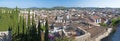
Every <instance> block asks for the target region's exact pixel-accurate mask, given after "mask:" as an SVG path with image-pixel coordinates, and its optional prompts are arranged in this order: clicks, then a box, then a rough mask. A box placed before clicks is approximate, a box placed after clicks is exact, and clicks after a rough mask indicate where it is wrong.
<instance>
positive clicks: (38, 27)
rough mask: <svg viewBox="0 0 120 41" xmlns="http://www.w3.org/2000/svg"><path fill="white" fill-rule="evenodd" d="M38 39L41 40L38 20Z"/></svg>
mask: <svg viewBox="0 0 120 41" xmlns="http://www.w3.org/2000/svg"><path fill="white" fill-rule="evenodd" d="M38 41H41V24H40V21H39V22H38Z"/></svg>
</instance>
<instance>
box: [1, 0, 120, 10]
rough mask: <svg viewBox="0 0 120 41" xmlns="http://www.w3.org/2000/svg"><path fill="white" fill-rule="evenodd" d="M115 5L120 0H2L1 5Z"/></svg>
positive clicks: (23, 6)
mask: <svg viewBox="0 0 120 41" xmlns="http://www.w3.org/2000/svg"><path fill="white" fill-rule="evenodd" d="M16 6H17V7H19V8H29V7H39V8H44V7H45V8H51V7H55V6H64V7H113V8H120V0H0V7H9V8H15V7H16Z"/></svg>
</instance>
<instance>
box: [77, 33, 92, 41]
mask: <svg viewBox="0 0 120 41" xmlns="http://www.w3.org/2000/svg"><path fill="white" fill-rule="evenodd" d="M89 40H90V34H89V33H86V34H84V35H81V36H77V37H76V38H75V41H89Z"/></svg>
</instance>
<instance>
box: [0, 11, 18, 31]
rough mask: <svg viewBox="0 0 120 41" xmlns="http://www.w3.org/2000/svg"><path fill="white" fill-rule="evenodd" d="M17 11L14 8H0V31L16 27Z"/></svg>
mask: <svg viewBox="0 0 120 41" xmlns="http://www.w3.org/2000/svg"><path fill="white" fill-rule="evenodd" d="M17 21H18V13H16V11H15V10H14V9H0V31H6V30H8V28H9V27H12V28H14V27H16V26H17Z"/></svg>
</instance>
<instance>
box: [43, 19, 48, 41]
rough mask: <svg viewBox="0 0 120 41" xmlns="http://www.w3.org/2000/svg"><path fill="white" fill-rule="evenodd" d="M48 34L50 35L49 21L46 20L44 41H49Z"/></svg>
mask: <svg viewBox="0 0 120 41" xmlns="http://www.w3.org/2000/svg"><path fill="white" fill-rule="evenodd" d="M48 34H49V30H48V20H46V23H45V36H44V41H49V38H48Z"/></svg>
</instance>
